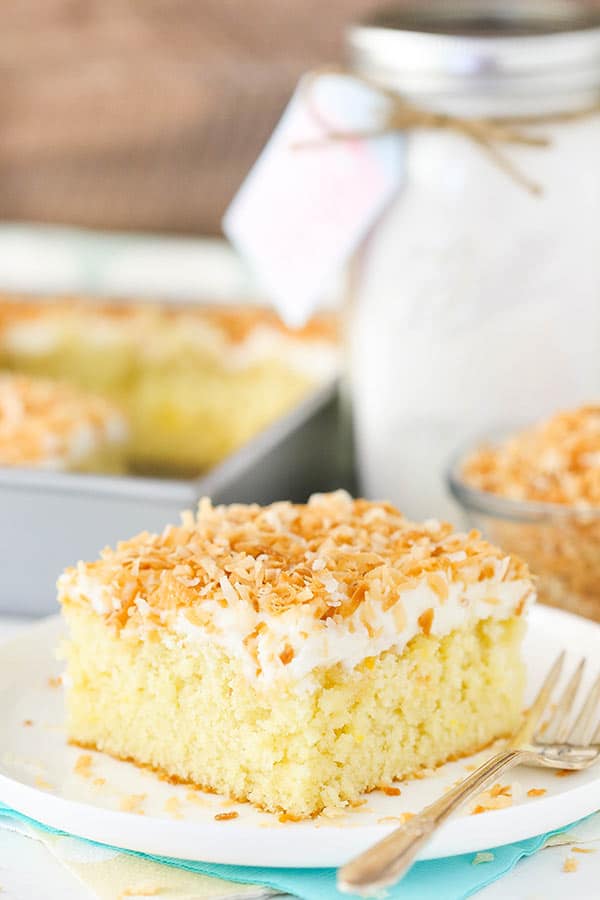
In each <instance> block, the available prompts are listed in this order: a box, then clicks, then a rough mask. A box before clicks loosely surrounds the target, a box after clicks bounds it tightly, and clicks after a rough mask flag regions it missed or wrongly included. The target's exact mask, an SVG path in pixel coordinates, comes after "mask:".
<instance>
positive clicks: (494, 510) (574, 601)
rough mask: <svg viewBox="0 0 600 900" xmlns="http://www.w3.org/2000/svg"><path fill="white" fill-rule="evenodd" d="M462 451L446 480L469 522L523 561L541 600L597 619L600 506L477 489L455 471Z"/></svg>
mask: <svg viewBox="0 0 600 900" xmlns="http://www.w3.org/2000/svg"><path fill="white" fill-rule="evenodd" d="M471 449H473V448H471ZM468 454H469V451H468V450H467V451H465V452H463V453H461V454H460V455H459V456H458V457H457V458H455V460H454V461H453V463H452V465H451V466H450V469H449V471H448V475H447V481H448V486H449V488H450V491H451V493H452V495H453V497H454V498H455V499H456V500H457V501H458V502H459V504H460V506H461V507H462V509H463V512H464V514H465V516H466V519H467V522H468V524H469V526H471V527H473V528H477V529H478V530H479V531H481V532H482V533H483V534H484V535H485V536H486V537H487V538H488V539H489V540H490V541H492V542H493V543H494V544H498V545H499V546H500V547H502V548H503V549H504V550H507V551H508V552H509V553H514V554H516V555H517V556H520V557H521V559H524V560H525V561H526V562H527V563H528V565H529V568H530V569H531V571H532V573H533V574H534V575H536V576H537V579H538V597H539V599H540V601H541V602H542V603H547V604H548V605H550V606H558V607H560V608H562V609H566V610H568V611H569V612H572V613H576V614H578V615H580V616H585V617H586V618H588V619H594V620H595V621H596V622H600V508H597V507H594V508H591V509H588V508H579V507H577V508H576V507H574V506H564V505H562V504H558V503H539V502H529V501H525V500H513V499H510V498H508V497H502V496H500V495H498V494H492V493H490V492H488V491H481V490H478V489H477V488H474V487H471V486H470V485H468V484H466V483H465V481H463V479H462V476H461V466H462V463H463V461H464V460H465V459H466V457H467V456H468Z"/></svg>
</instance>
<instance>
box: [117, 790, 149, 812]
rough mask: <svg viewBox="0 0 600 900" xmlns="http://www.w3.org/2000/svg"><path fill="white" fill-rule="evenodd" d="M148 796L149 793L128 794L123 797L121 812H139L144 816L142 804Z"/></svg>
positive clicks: (120, 804)
mask: <svg viewBox="0 0 600 900" xmlns="http://www.w3.org/2000/svg"><path fill="white" fill-rule="evenodd" d="M146 797H147V794H127V796H126V797H122V798H121V801H120V802H119V809H120V810H121V812H130V813H137V814H138V815H140V816H143V815H144V812H143V810H142V808H141V806H142V803H143V802H144V801H145V799H146Z"/></svg>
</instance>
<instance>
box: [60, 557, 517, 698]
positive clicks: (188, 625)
mask: <svg viewBox="0 0 600 900" xmlns="http://www.w3.org/2000/svg"><path fill="white" fill-rule="evenodd" d="M507 566H508V559H503V560H500V561H497V560H496V561H495V574H494V576H493V577H492V578H489V579H486V580H485V581H481V582H477V583H475V584H469V585H465V584H463V583H462V582H453V583H451V584H449V585H448V597H447V598H446V600H444V601H442V600H440V597H439V596H438V594H436V592H435V591H434V590H433V589H432V588H431V587H430V586H429V585H427V584H425V583H423V584H420V585H418V586H417V587H415V588H412V589H410V590H405V591H402V592H401V593H400V595H399V598H398V601H397V604H396V605H394V606H392V607H390V608H389V609H387V610H384V609H383V607H382V606H381V605H380V604H379V603H369V610H368V611H369V627H370V632H369V629H368V628H367V627H366V625H365V624H364V622H363V616H364V614H365V606H364V604H363V605H361V606H359V607H358V609H356V610H355V612H354V613H353V614H352V615H351V616H349V617H348V618H345V619H341V618H340V619H339V620H338V621H335V620H334V619H333V618H329V619H325V620H321V619H315V618H314V615H313V614H312V612H311V610H310V608H309V607H307V606H303V605H302V604H296V605H294V606H292V607H289V608H288V609H286V610H284V611H283V612H279V613H276V614H273V613H266V612H264V611H262V612H256V611H255V610H254V608H253V607H252V606H251V605H250V604H248V603H244V602H241V601H239V600H238V601H237V602H236V601H235V599H234V598H232V599H234V602H230V603H229V604H228V605H227V606H221V605H220V604H219V603H218V602H217V601H216V600H213V599H206V598H203V599H202V600H201V601H200V603H199V608H200V609H201V610H202V611H203V613H206V614H207V615H208V616H209V617H210V621H211V626H212V627H211V629H210V630H207V629H205V628H203V627H202V626H201V625H196V624H193V623H192V622H190V620H189V619H188V618H187V616H186V609H180V610H178V611H175V612H174V613H173V612H172V611H164V612H163V613H162V616H161V617H162V619H163V623H164V625H165V626H166V627H165V628H163V629H161V631H160V634H161V639H162V640H163V642H164V643H165V644H166V645H167V646H177V645H179V644H183V645H185V646H187V647H192V648H193V647H202V646H205V645H211V644H212V645H217V646H219V647H221V648H222V649H223V650H225V651H226V653H227V654H228V655H230V656H233V657H235V658H238V659H240V660H241V662H242V665H243V669H244V672H245V675H246V677H247V678H248V679H249V680H251V681H254V682H255V683H257V684H258V685H261V686H263V687H265V688H269V687H271V686H272V685H273V684H274V683H277V682H286V683H292V684H294V685H295V686H296V687H297V689H299V690H310V689H311V688H312V687H314V685H315V680H314V679H313V678H311V677H310V675H311V673H312V672H313V671H314V670H315V669H318V668H320V667H322V666H332V665H335V664H337V663H341V664H342V665H343V666H344V667H346V668H347V669H348V670H352V669H353V668H355V667H356V666H357V665H358V664H359V663H360V662H362V661H363V660H364V659H365V658H367V657H372V656H378V655H379V654H380V653H383V652H384V651H386V650H394V651H395V652H398V653H400V652H402V650H403V649H404V648H405V647H406V645H407V643H408V642H409V641H410V640H411V639H412V638H413V637H415V635H417V634H420V633H422V631H423V629H422V627H421V625H420V624H419V621H418V620H419V617H420V616H421V615H422V614H423V613H424V612H425V611H426V610H428V609H433V611H434V615H433V621H432V623H431V632H430V633H431V634H432V635H436V636H440V637H441V636H444V635H446V634H449V633H450V632H451V631H453V630H454V629H456V628H460V627H470V626H472V625H473V624H475V623H476V622H477V621H480V620H484V619H488V618H493V619H506V618H508V617H509V616H512V615H514V613H515V610H516V609H517V607H518V606H519V604H520V603H521V601H522V600H523V598H524V597H527V600H526V603H525V607H527V606H528V605H529V604H530V603H531V602H533V599H534V595H533V591H532V590H531V582H530V581H529V580H526V579H521V580H514V581H503V580H502V579H503V577H504V575H505V572H506V568H507ZM333 581H335V579H333V578H332V584H331V593H332V596H333V597H334V598H335V594H336V592H337V589H338V588H337V583H336V585H334V584H333ZM59 586H64V593H65V594H66V595H68V596H70V597H71V598H73V599H77V598H81V599H87V600H88V601H89V602H90V604H91V606H92V608H93V609H94V611H95V612H96V613H98V614H100V615H103V614H107V613H109V612H111V611H112V610H115V609H118V608H119V605H120V604H119V600H118V598H116V597H113V596H112V595H111V592H110V588H109V587H108V586H106V585H103V584H101V583H98V582H97V581H95V580H94V579H92V578H90V577H89V576H88V575H87V574H86V573H85V569H84V567H83V564H80V567H79V570H78V572H77V577H76V580H73V579H72V578H71V577H68V575H64V576H62V578H61V581H60V582H59ZM231 589H232V590H233V588H231ZM136 605H137V607H138V611H139V612H140V616H141V622H142V626H141V627H142V630H145V627H146V626H145V624H144V617H145V613H146V612H147V610H148V607H147V604H146V603H145V601H144V599H143V598H140V597H138V598H137V600H136ZM524 611H525V610H523V612H524ZM136 619H137V617H136ZM139 622H140V620H139V619H137V621H136V622H135V623H134V622H131V624H130V625H128V626H127V627H128V628H129V627H132V628H136V629H137V628H139V627H140V625H139ZM399 622H400V627H399ZM260 623H264V626H265V627H264V628H263V629H261V630H260V631H259V633H258V635H257V636H256V637H255V638H252V640H255V641H256V645H255V646H256V649H255V653H254V654H253V653H252V652H251V649H252V648H251V646H250V644H249V641H248V638H249V636H250V635H252V634H253V633H254V632H255V629H256V627H257V625H259V624H260ZM149 627H152V626H149ZM285 647H290V648H291V649H292V650H293V658H292V659H291V661H290V662H288V663H287V664H284V663H283V662H282V660H281V659H280V654H281V653H282V650H283V649H284V648H285ZM257 660H258V665H257Z"/></svg>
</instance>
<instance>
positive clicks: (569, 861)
mask: <svg viewBox="0 0 600 900" xmlns="http://www.w3.org/2000/svg"><path fill="white" fill-rule="evenodd" d="M578 866H579V863H578V862H577V860H576V859H574V858H573V857H572V856H567V858H566V859H565V861H564V863H563V867H562V870H563V872H576V871H577V867H578Z"/></svg>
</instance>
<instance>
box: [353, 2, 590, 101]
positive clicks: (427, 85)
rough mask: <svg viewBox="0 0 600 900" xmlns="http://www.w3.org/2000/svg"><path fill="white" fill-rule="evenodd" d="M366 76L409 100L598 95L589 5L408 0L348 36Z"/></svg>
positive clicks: (356, 65) (360, 70)
mask: <svg viewBox="0 0 600 900" xmlns="http://www.w3.org/2000/svg"><path fill="white" fill-rule="evenodd" d="M348 45H349V51H350V59H351V63H352V65H353V67H354V69H355V70H356V71H357V72H358V73H359V74H362V75H365V76H368V77H369V78H371V79H373V80H375V81H377V82H379V83H381V84H383V85H386V86H387V87H390V88H392V89H395V90H398V91H401V92H403V93H404V94H408V95H410V94H415V95H420V96H422V95H423V94H428V93H432V94H436V95H438V96H446V97H452V96H453V95H454V96H461V95H462V96H463V97H464V96H465V95H466V94H471V95H475V94H478V95H479V96H481V95H488V96H497V97H501V96H504V97H506V96H507V95H513V96H520V95H523V94H527V95H528V96H529V97H531V96H532V95H539V96H542V95H544V94H545V95H548V94H557V93H558V94H562V95H565V94H568V93H577V92H579V93H581V92H582V91H583V92H586V91H587V92H590V91H598V89H599V88H600V8H598V6H597V5H595V4H594V5H592V4H591V2H590V0H460V2H457V0H427V3H425V2H423V0H408V2H405V3H402V5H396V6H392V7H388V8H385V9H382V10H380V11H378V12H375V13H373V14H372V15H371V16H370V17H369V18H368V19H366V20H364V21H362V22H360V23H357V24H355V25H353V26H352V27H351V28H350V31H349V33H348Z"/></svg>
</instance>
